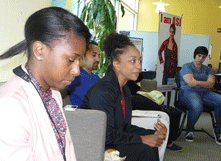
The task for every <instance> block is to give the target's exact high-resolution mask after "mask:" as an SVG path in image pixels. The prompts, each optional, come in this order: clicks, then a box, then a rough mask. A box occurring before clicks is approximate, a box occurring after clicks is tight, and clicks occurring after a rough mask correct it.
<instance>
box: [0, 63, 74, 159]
mask: <svg viewBox="0 0 221 161" xmlns="http://www.w3.org/2000/svg"><path fill="white" fill-rule="evenodd" d="M22 68H23V70H24V71H25V72H27V71H26V69H25V68H24V66H22ZM52 97H53V98H55V99H56V101H57V103H58V105H59V106H60V108H61V110H62V99H61V95H60V92H59V91H56V90H52ZM62 112H63V110H62ZM63 115H64V113H63ZM64 117H65V116H64ZM65 138H66V146H65V154H66V160H67V161H76V157H75V152H74V147H73V143H72V140H71V136H70V131H69V128H67V131H66V135H65ZM2 160H7V161H8V160H11V161H14V160H19V161H20V160H21V161H63V156H62V154H61V151H60V149H59V147H58V143H57V139H56V137H55V134H54V131H53V129H52V126H51V123H50V119H49V117H48V114H47V113H46V110H45V107H44V104H43V102H42V100H41V98H40V96H39V94H38V92H37V91H36V89H35V87H34V86H33V85H32V83H29V82H26V81H24V80H23V79H21V78H20V77H18V76H16V75H15V76H14V77H13V78H12V79H11V80H10V81H8V82H7V83H6V84H5V85H3V86H2V87H1V88H0V161H2Z"/></svg>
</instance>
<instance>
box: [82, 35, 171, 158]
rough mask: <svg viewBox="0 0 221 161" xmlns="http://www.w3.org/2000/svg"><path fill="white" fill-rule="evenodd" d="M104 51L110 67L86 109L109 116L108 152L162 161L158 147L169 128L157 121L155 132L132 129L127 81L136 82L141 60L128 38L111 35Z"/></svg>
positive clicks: (87, 97) (93, 89) (87, 100)
mask: <svg viewBox="0 0 221 161" xmlns="http://www.w3.org/2000/svg"><path fill="white" fill-rule="evenodd" d="M104 50H105V53H106V54H107V56H108V57H109V59H110V62H111V65H110V66H109V67H108V70H107V72H106V74H105V76H104V77H103V78H101V79H100V80H98V81H97V82H96V83H94V85H93V86H92V87H91V88H90V89H89V90H88V92H87V93H86V94H85V96H84V100H83V104H82V105H81V108H83V109H97V110H101V111H104V112H105V113H106V115H107V131H106V143H105V148H106V149H116V150H118V151H119V152H120V156H127V157H126V160H127V161H148V160H151V161H155V160H159V154H158V147H159V146H160V145H161V144H162V143H163V142H167V139H165V138H166V134H167V128H166V126H165V125H164V124H163V123H162V122H161V121H160V119H158V121H157V122H156V123H155V125H154V128H155V130H151V129H144V128H140V127H138V126H134V125H131V117H132V104H131V93H130V90H129V88H128V87H127V86H126V83H127V81H128V80H133V81H135V80H136V79H137V77H138V75H139V72H140V70H141V64H140V62H141V56H140V52H139V50H138V49H137V48H136V47H135V46H134V44H133V43H132V42H131V41H130V39H129V38H128V37H127V36H126V35H120V34H117V33H111V34H109V35H108V36H107V37H106V39H105V40H104Z"/></svg>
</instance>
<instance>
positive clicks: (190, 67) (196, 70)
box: [180, 62, 214, 91]
mask: <svg viewBox="0 0 221 161" xmlns="http://www.w3.org/2000/svg"><path fill="white" fill-rule="evenodd" d="M186 74H193V77H194V79H196V80H197V81H207V78H208V75H213V76H214V73H213V70H212V69H211V68H210V67H208V66H205V65H203V64H202V66H201V67H196V66H195V65H194V63H193V62H191V63H186V64H184V65H183V67H182V69H181V70H180V85H181V89H182V90H190V91H210V89H208V88H203V87H200V88H191V87H190V86H188V84H187V83H186V82H185V81H184V79H183V76H184V75H186Z"/></svg>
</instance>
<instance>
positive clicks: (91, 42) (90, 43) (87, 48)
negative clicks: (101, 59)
mask: <svg viewBox="0 0 221 161" xmlns="http://www.w3.org/2000/svg"><path fill="white" fill-rule="evenodd" d="M89 45H96V46H98V43H97V42H95V41H94V40H90V41H89V42H88V44H87V47H86V52H85V53H84V56H86V54H87V51H88V50H89V49H90V48H89Z"/></svg>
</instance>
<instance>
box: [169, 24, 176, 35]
mask: <svg viewBox="0 0 221 161" xmlns="http://www.w3.org/2000/svg"><path fill="white" fill-rule="evenodd" d="M171 28H173V30H174V34H175V33H176V26H175V25H174V24H171V25H170V29H171Z"/></svg>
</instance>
